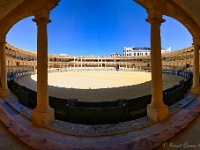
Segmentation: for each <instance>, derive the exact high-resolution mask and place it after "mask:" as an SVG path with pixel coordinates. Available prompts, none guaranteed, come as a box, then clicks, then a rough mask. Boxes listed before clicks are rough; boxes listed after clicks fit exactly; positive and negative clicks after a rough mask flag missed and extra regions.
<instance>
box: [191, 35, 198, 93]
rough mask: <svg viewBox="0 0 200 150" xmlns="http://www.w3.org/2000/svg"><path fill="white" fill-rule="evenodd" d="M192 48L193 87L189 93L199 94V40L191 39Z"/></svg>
mask: <svg viewBox="0 0 200 150" xmlns="http://www.w3.org/2000/svg"><path fill="white" fill-rule="evenodd" d="M193 46H194V58H193V86H192V89H191V92H192V93H193V94H200V87H199V46H200V40H199V39H197V38H194V39H193Z"/></svg>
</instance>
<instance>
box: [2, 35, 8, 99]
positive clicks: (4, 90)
mask: <svg viewBox="0 0 200 150" xmlns="http://www.w3.org/2000/svg"><path fill="white" fill-rule="evenodd" d="M5 43H6V42H5V37H2V38H0V65H1V67H0V68H1V71H0V72H1V77H0V78H1V88H0V97H2V98H3V97H7V96H9V93H10V90H9V89H8V86H7V70H6V52H5Z"/></svg>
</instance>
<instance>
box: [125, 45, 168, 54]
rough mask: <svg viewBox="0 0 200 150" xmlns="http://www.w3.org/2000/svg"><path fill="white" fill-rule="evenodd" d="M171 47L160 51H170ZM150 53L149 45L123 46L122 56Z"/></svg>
mask: <svg viewBox="0 0 200 150" xmlns="http://www.w3.org/2000/svg"><path fill="white" fill-rule="evenodd" d="M171 51H172V50H171V47H168V48H167V49H161V53H170V52H171ZM148 55H151V48H150V47H134V46H133V47H124V49H123V56H148Z"/></svg>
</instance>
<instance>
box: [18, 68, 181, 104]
mask: <svg viewBox="0 0 200 150" xmlns="http://www.w3.org/2000/svg"><path fill="white" fill-rule="evenodd" d="M181 80H183V78H182V77H180V76H173V75H169V74H163V90H166V89H168V88H170V87H173V86H174V85H177V84H179V81H181ZM16 81H17V83H19V84H20V85H23V86H26V87H28V88H30V89H32V90H34V91H37V82H36V81H37V74H36V75H31V76H25V77H22V78H19V79H18V80H16ZM48 84H49V86H48V91H49V96H53V97H58V98H63V99H67V98H77V99H78V100H79V101H87V102H91V101H93V102H95V101H114V100H117V99H120V98H125V99H127V100H128V99H133V98H137V97H141V96H144V95H148V94H150V93H151V73H150V72H144V71H141V72H139V71H128V72H127V71H93V70H91V71H69V72H64V73H63V72H54V73H49V74H48Z"/></svg>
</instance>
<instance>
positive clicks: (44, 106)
mask: <svg viewBox="0 0 200 150" xmlns="http://www.w3.org/2000/svg"><path fill="white" fill-rule="evenodd" d="M33 21H35V22H36V24H37V107H36V108H35V109H34V110H33V112H32V119H33V123H34V124H36V125H37V126H39V127H44V126H45V125H47V124H49V123H50V122H52V121H53V120H54V110H53V109H52V108H50V107H49V97H48V72H47V69H48V68H47V67H48V64H47V63H48V61H47V60H48V58H47V54H48V40H47V24H48V23H49V22H50V20H49V13H48V12H46V11H44V12H41V13H40V14H39V15H36V16H35V18H34V19H33Z"/></svg>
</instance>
